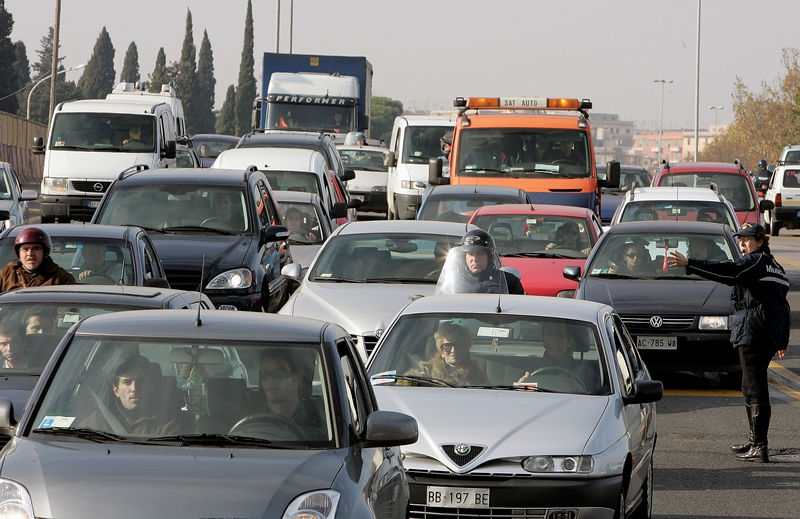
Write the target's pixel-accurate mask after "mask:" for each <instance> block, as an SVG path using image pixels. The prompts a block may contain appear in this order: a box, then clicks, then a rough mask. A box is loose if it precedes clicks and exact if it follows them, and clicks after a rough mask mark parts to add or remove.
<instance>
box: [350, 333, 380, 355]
mask: <svg viewBox="0 0 800 519" xmlns="http://www.w3.org/2000/svg"><path fill="white" fill-rule="evenodd" d="M350 337H351V338H352V339H353V342H355V343H358V338H359V337H361V339H362V340H363V341H364V351H365V352H366V354H367V358H369V356H370V355H371V354H372V350H374V349H375V345H376V344H378V338H377V337H376V336H375V335H366V334H365V335H356V334H350Z"/></svg>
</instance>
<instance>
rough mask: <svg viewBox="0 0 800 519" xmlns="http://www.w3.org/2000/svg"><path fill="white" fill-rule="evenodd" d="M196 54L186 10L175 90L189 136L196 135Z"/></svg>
mask: <svg viewBox="0 0 800 519" xmlns="http://www.w3.org/2000/svg"><path fill="white" fill-rule="evenodd" d="M196 54H197V51H196V49H195V46H194V36H193V35H192V11H190V10H189V9H186V32H185V33H184V36H183V47H182V48H181V59H180V60H179V61H178V74H177V77H176V78H175V90H176V92H177V94H178V97H179V98H180V99H181V103H183V111H184V113H186V114H188V117H187V118H186V132H187V133H188V134H189V135H192V134H193V133H196V130H197V122H198V121H197V119H196V117H195V114H197V111H198V107H199V103H198V101H199V98H198V94H199V92H198V83H197V62H196V61H195V59H196Z"/></svg>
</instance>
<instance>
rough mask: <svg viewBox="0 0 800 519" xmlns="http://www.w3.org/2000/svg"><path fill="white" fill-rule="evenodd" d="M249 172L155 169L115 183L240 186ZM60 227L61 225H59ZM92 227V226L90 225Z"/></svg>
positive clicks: (125, 177)
mask: <svg viewBox="0 0 800 519" xmlns="http://www.w3.org/2000/svg"><path fill="white" fill-rule="evenodd" d="M250 173H251V172H249V171H247V170H245V169H244V168H242V169H217V168H156V169H146V170H144V171H137V172H136V173H133V174H130V175H126V176H123V178H122V179H121V180H120V179H118V180H117V181H116V182H115V184H116V183H119V182H122V183H124V184H146V185H151V184H195V185H198V186H202V185H212V184H213V185H240V184H244V183H245V182H246V180H245V179H246V178H248V177H249V175H250ZM59 225H61V224H59ZM92 225H94V224H92Z"/></svg>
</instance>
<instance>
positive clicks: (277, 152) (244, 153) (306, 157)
mask: <svg viewBox="0 0 800 519" xmlns="http://www.w3.org/2000/svg"><path fill="white" fill-rule="evenodd" d="M214 164H215V165H216V164H219V165H220V167H222V168H230V167H231V166H234V167H240V168H246V167H247V166H249V165H251V164H252V165H255V166H256V167H258V169H260V170H262V171H270V170H289V171H308V172H311V171H315V172H318V171H325V170H327V169H328V167H327V165H326V162H325V156H324V155H323V154H322V153H321V152H319V151H318V150H312V149H308V148H281V147H277V146H276V147H269V148H231V149H229V150H225V151H223V152H222V153H220V154H219V156H218V157H217V159H216V160H215V161H214ZM212 167H213V166H212Z"/></svg>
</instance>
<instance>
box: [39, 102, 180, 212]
mask: <svg viewBox="0 0 800 519" xmlns="http://www.w3.org/2000/svg"><path fill="white" fill-rule="evenodd" d="M175 138H176V133H175V122H174V119H173V116H172V110H171V109H170V107H169V105H168V104H167V103H164V102H159V103H153V104H147V103H143V102H141V101H138V102H134V101H111V100H107V99H86V100H81V101H70V102H65V103H61V104H59V105H58V106H56V108H55V111H54V112H53V120H52V122H51V124H50V131H49V135H48V137H47V144H46V146H45V143H44V142H43V140H42V138H41V137H34V138H33V153H34V154H36V155H39V154H42V153H44V155H45V157H44V168H43V171H42V188H41V195H40V196H39V202H40V208H41V220H42V223H52V222H55V221H56V219H59V220H67V221H69V220H71V219H85V220H88V219H90V218H91V216H92V214H93V213H94V210H95V208H96V207H97V206H98V204H99V203H100V198H102V196H103V193H105V192H106V190H107V189H108V186H109V185H111V182H113V181H114V179H116V178H117V176H118V175H119V173H120V172H121V171H122V170H124V169H127V168H129V167H131V166H133V165H135V164H144V165H147V166H148V167H149V168H151V169H155V168H167V167H172V168H174V167H175Z"/></svg>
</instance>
